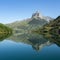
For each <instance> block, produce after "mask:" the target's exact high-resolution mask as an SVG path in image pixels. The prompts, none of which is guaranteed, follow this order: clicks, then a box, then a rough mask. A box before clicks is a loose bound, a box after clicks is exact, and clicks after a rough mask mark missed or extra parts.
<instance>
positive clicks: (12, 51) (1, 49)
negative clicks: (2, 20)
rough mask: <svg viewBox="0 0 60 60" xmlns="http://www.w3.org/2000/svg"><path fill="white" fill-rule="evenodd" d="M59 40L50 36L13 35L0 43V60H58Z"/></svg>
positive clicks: (59, 56)
mask: <svg viewBox="0 0 60 60" xmlns="http://www.w3.org/2000/svg"><path fill="white" fill-rule="evenodd" d="M0 39H1V38H0ZM59 40H60V37H59V36H52V35H51V36H50V35H39V34H22V35H20V34H15V35H13V36H10V37H9V38H7V39H4V40H3V39H2V40H1V41H0V60H60V41H59Z"/></svg>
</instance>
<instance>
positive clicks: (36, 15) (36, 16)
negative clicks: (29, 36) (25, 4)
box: [32, 11, 53, 22]
mask: <svg viewBox="0 0 60 60" xmlns="http://www.w3.org/2000/svg"><path fill="white" fill-rule="evenodd" d="M32 18H35V19H37V18H40V19H45V20H46V21H48V22H49V21H50V20H53V18H51V17H49V16H43V15H42V14H41V13H40V12H39V11H36V12H35V13H33V14H32Z"/></svg>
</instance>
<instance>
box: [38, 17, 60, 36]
mask: <svg viewBox="0 0 60 60" xmlns="http://www.w3.org/2000/svg"><path fill="white" fill-rule="evenodd" d="M38 31H41V32H43V33H51V34H54V35H60V16H58V17H57V18H56V19H54V20H52V21H50V22H49V23H48V24H45V25H44V26H43V28H42V29H41V30H38Z"/></svg>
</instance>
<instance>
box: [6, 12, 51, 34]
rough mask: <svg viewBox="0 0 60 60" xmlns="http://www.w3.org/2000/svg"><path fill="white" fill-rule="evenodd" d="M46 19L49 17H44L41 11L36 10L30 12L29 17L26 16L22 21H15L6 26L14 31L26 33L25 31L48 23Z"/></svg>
mask: <svg viewBox="0 0 60 60" xmlns="http://www.w3.org/2000/svg"><path fill="white" fill-rule="evenodd" d="M47 19H48V20H49V19H50V17H45V16H43V15H42V14H41V13H39V11H37V12H35V13H33V14H32V17H31V18H28V19H25V20H22V21H16V22H13V23H10V24H7V26H9V27H10V28H12V29H13V30H14V31H15V32H16V33H19V32H21V33H22V32H26V33H27V31H31V30H33V29H38V28H39V27H42V26H43V25H45V24H46V23H48V21H47ZM51 19H52V18H51Z"/></svg>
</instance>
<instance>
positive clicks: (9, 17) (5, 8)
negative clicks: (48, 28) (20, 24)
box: [0, 0, 60, 23]
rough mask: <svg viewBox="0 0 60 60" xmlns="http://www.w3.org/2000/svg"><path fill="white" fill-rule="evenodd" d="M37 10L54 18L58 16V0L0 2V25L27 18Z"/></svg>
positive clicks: (0, 0)
mask: <svg viewBox="0 0 60 60" xmlns="http://www.w3.org/2000/svg"><path fill="white" fill-rule="evenodd" d="M37 10H39V11H40V12H41V13H42V14H43V15H45V16H50V17H52V18H56V17H57V16H59V15H60V0H0V23H11V22H14V21H17V20H22V19H26V18H29V17H31V15H32V13H34V12H35V11H37Z"/></svg>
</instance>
